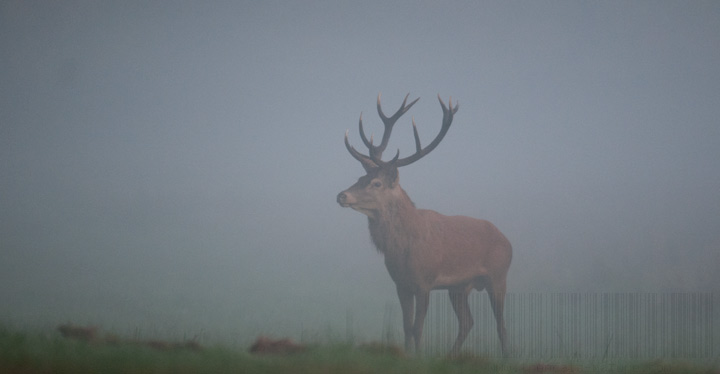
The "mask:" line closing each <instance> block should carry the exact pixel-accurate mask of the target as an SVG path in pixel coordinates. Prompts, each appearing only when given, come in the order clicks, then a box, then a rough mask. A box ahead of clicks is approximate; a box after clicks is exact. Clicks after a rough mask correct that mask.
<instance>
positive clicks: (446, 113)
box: [391, 94, 460, 167]
mask: <svg viewBox="0 0 720 374" xmlns="http://www.w3.org/2000/svg"><path fill="white" fill-rule="evenodd" d="M438 101H439V102H440V106H441V107H442V110H443V121H442V127H441V128H440V133H439V134H438V135H437V136H436V137H435V139H433V141H432V142H430V144H428V146H427V147H425V148H422V147H421V146H420V136H419V135H418V131H417V126H415V118H413V121H412V124H413V135H415V148H416V151H415V154H413V155H412V156H408V157H405V158H401V159H399V160H397V158H398V157H399V156H400V150H398V153H397V155H396V156H395V159H393V161H391V162H395V166H397V167H401V166H406V165H410V164H412V163H413V162H415V161H417V160H419V159H421V158H423V157H424V156H425V155H427V154H428V153H430V152H431V151H432V150H433V149H435V147H437V145H438V144H440V141H442V140H443V138H444V137H445V134H447V132H448V130H450V125H451V124H452V120H453V115H455V113H457V111H458V108H459V107H460V104H459V103H457V102H456V103H455V108H453V106H452V97H450V99H449V100H448V107H449V109H448V107H446V106H445V103H443V101H442V99H441V98H440V94H438ZM395 160H397V161H395Z"/></svg>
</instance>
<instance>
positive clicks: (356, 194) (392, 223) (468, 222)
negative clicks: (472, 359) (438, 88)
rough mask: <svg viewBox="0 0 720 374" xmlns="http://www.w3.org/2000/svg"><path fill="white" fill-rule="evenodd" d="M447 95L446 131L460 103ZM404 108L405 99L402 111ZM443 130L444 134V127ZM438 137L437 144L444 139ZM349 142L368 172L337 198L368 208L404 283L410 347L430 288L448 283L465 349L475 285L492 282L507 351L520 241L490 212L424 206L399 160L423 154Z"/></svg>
mask: <svg viewBox="0 0 720 374" xmlns="http://www.w3.org/2000/svg"><path fill="white" fill-rule="evenodd" d="M440 103H441V105H442V107H443V112H444V117H443V131H447V128H448V127H449V126H450V123H451V122H452V114H454V112H456V111H457V107H456V108H454V109H453V108H452V103H451V104H450V110H449V111H448V110H447V109H446V108H445V105H444V104H443V103H442V100H441V101H440ZM378 108H379V104H378ZM404 110H406V108H405V105H404V104H403V107H401V109H400V110H399V111H398V113H399V112H401V111H404ZM379 111H380V110H379ZM381 117H383V115H382V114H381ZM389 127H390V128H391V127H392V124H390V126H389ZM387 128H388V125H387V124H386V129H387ZM386 131H388V130H386ZM443 131H441V134H440V135H439V136H438V138H440V139H441V136H442V135H444V132H443ZM438 138H436V140H435V141H433V143H431V145H432V144H435V145H437V143H438ZM346 146H347V147H348V150H349V151H350V153H351V155H353V157H355V158H356V159H358V160H359V161H360V162H361V163H362V165H363V167H364V168H365V170H366V172H367V174H366V175H365V176H363V177H361V178H360V179H359V180H358V181H357V183H355V184H354V185H352V186H351V187H350V188H348V189H347V190H345V191H343V192H341V193H340V194H338V197H337V201H338V203H339V204H340V205H341V206H343V207H350V208H353V209H355V210H357V211H359V212H361V213H363V214H365V215H367V216H368V226H369V229H370V236H371V237H372V240H373V243H374V244H375V246H376V248H377V250H378V251H379V252H381V253H383V255H384V256H385V266H386V267H387V270H388V272H389V273H390V277H391V278H392V279H393V281H394V282H395V285H396V288H397V293H398V297H399V299H400V306H401V308H402V313H403V328H404V331H405V349H406V350H410V349H412V347H413V345H414V347H415V349H416V350H418V349H419V347H420V342H421V337H422V330H423V322H424V319H425V316H426V313H427V307H428V302H429V294H430V291H431V290H434V289H446V290H448V291H449V294H450V300H451V303H452V305H453V309H454V310H455V313H456V315H457V317H458V323H459V329H458V330H459V331H458V336H457V339H456V340H455V344H454V345H453V348H452V353H453V354H458V353H459V352H460V348H461V346H462V344H463V342H464V341H465V338H466V337H467V334H468V332H469V331H470V329H471V328H472V325H473V319H472V314H471V311H470V307H469V305H468V295H469V294H470V292H471V291H472V289H477V290H478V291H482V290H484V289H486V290H487V291H488V295H489V297H490V302H491V306H492V309H493V313H494V315H495V319H496V322H497V333H498V337H499V339H500V343H501V348H502V351H503V354H505V353H506V338H505V336H506V333H505V323H504V318H503V308H504V299H505V290H506V277H507V272H508V269H509V267H510V262H511V260H512V246H511V245H510V242H509V241H508V240H507V238H505V236H504V235H503V234H502V233H501V232H500V231H499V230H498V229H497V228H496V227H495V226H494V225H493V224H492V223H490V222H488V221H485V220H479V219H475V218H471V217H464V216H445V215H442V214H440V213H437V212H435V211H432V210H424V209H417V208H416V207H415V204H413V202H412V201H411V200H410V198H409V197H408V195H407V193H405V191H404V190H403V189H402V187H400V183H399V177H398V166H397V164H400V166H403V165H407V164H408V162H407V161H406V160H410V162H414V161H416V160H417V159H418V157H415V155H413V156H411V157H408V158H406V159H400V160H397V157H396V159H394V160H393V161H390V162H382V161H380V160H379V154H381V153H382V151H383V149H374V150H373V149H371V155H372V154H373V152H374V153H375V155H376V156H375V157H370V156H364V155H361V154H359V153H358V152H357V151H355V150H354V148H352V147H350V146H349V145H348V144H347V136H346ZM428 148H430V147H428ZM430 150H432V148H430V149H429V150H428V149H427V148H426V149H423V150H420V149H419V150H418V154H420V157H422V156H424V155H425V154H427V153H428V152H429V151H430ZM396 161H397V163H396ZM404 161H405V162H404ZM403 162H404V163H403ZM413 309H414V310H413Z"/></svg>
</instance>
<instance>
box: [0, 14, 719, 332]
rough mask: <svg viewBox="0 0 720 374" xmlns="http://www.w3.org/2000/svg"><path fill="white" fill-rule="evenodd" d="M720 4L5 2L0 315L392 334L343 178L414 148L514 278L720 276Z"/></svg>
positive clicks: (389, 288)
mask: <svg viewBox="0 0 720 374" xmlns="http://www.w3.org/2000/svg"><path fill="white" fill-rule="evenodd" d="M719 45H720V3H718V2H701V1H695V2H682V3H679V2H672V1H661V2H652V3H649V2H622V1H617V2H616V1H608V2H544V1H539V2H514V1H498V2H476V1H468V2H411V1H407V2H393V3H392V4H388V3H386V2H354V1H305V2H277V1H263V2H249V1H229V2H212V3H205V2H171V3H167V2H149V3H147V2H95V1H88V2H77V1H64V2H28V1H3V2H2V4H0V52H1V53H0V322H2V323H4V324H10V325H18V326H23V327H40V328H43V327H52V326H55V325H56V324H58V323H65V322H73V323H78V324H94V325H99V326H102V327H103V328H105V329H109V330H114V331H117V332H120V333H129V332H132V331H135V332H137V331H139V330H142V331H144V332H145V333H147V334H150V335H152V334H156V335H173V334H175V335H178V334H190V335H194V334H199V333H202V334H205V335H206V336H207V339H208V340H213V339H215V340H219V341H225V342H231V343H239V344H245V343H246V342H247V341H248V340H250V339H252V338H253V337H254V336H255V335H257V334H271V335H275V336H293V337H296V338H297V337H298V336H299V335H302V334H311V335H313V336H319V337H321V338H325V337H328V336H331V337H332V336H336V335H337V336H343V335H344V334H346V329H347V328H350V329H353V330H354V334H355V335H357V336H359V337H360V338H362V339H376V338H378V337H379V336H380V334H381V329H382V326H381V324H382V323H383V321H384V320H385V317H387V314H388V310H392V308H395V314H394V317H393V318H395V319H396V320H397V321H398V323H399V313H398V312H397V309H398V308H399V307H398V302H397V299H396V294H395V287H394V284H393V283H392V280H391V279H390V277H389V275H388V274H387V270H386V269H385V266H384V263H383V258H382V255H381V254H379V253H377V252H376V250H375V249H374V247H373V245H372V243H371V241H370V238H369V234H368V230H367V219H366V218H365V216H363V215H362V214H360V213H358V212H355V211H352V210H350V209H343V208H341V207H340V206H339V205H338V204H337V203H336V201H335V197H336V195H337V193H338V192H340V191H341V190H343V189H345V188H347V187H348V186H350V185H351V184H353V183H354V182H355V181H356V179H357V178H358V177H360V176H361V175H363V174H364V173H363V169H362V167H361V166H360V164H359V163H358V162H357V161H356V160H354V159H353V158H352V157H351V156H350V155H349V154H348V152H347V151H346V149H345V147H344V145H343V135H344V133H345V131H346V130H348V129H349V138H350V142H351V143H352V144H354V145H355V147H356V148H358V149H360V150H363V151H364V149H362V142H361V141H360V137H359V135H358V132H357V130H358V129H357V121H358V117H359V115H360V113H361V112H362V113H363V119H364V122H365V126H366V131H367V132H368V133H370V132H372V133H374V134H376V137H377V136H379V134H381V132H382V129H381V128H382V125H381V122H380V120H379V118H378V117H377V113H376V111H375V100H376V97H377V95H378V93H380V92H382V100H383V107H384V108H385V111H386V112H390V113H391V112H393V111H394V110H396V109H397V108H398V107H399V105H400V104H401V102H402V99H403V97H404V96H405V95H406V94H407V93H408V92H409V93H410V96H411V98H414V97H421V100H420V101H419V102H418V103H417V104H416V105H415V106H414V107H413V108H412V109H411V111H410V113H408V114H407V115H406V117H407V118H405V117H403V118H402V119H401V120H400V121H399V122H398V124H397V126H396V130H395V131H394V133H393V139H391V142H390V145H389V146H388V150H392V152H391V151H388V152H386V153H387V154H388V155H389V154H390V153H394V152H395V150H396V149H400V154H401V156H402V155H408V154H410V153H411V152H412V151H413V150H414V143H413V137H412V131H411V129H410V128H411V125H410V118H409V117H410V116H414V118H415V121H416V122H417V124H418V129H419V132H420V136H421V139H423V141H424V143H425V144H427V142H429V141H430V140H431V139H432V138H433V137H434V136H435V135H436V134H437V131H438V130H439V128H440V122H441V119H442V111H441V108H440V105H439V104H438V102H437V99H436V95H437V94H440V95H441V96H442V97H443V99H444V100H448V98H449V97H450V96H452V99H453V101H456V100H457V101H459V104H460V109H459V111H458V113H457V114H456V116H455V120H454V122H453V125H452V127H451V129H450V131H449V132H448V134H447V136H446V137H445V139H444V140H443V141H442V143H440V145H439V146H438V148H436V149H435V150H434V151H433V152H432V153H431V154H430V155H429V156H427V157H425V158H423V159H422V160H421V161H419V162H417V163H415V164H413V165H411V166H407V167H404V168H402V169H401V170H400V181H401V184H402V186H403V188H404V189H405V190H406V191H407V192H408V194H409V195H410V197H411V198H412V199H413V201H414V202H415V204H416V205H417V206H418V207H421V208H428V209H434V210H437V211H439V212H441V213H444V214H463V215H469V216H473V217H478V218H485V219H488V220H490V221H492V222H493V223H495V224H496V226H498V227H499V228H500V229H501V230H502V231H503V232H504V233H505V235H506V236H507V237H508V238H509V239H510V241H511V242H512V244H513V248H514V257H513V263H512V266H511V267H510V273H509V278H508V282H509V285H508V291H509V292H511V293H527V292H671V291H672V292H690V291H691V292H696V291H698V292H717V291H720V288H719V287H718V284H720V274H719V273H718V270H717V269H718V264H720V193H719V192H720V163H718V160H720V123H719V122H718V118H720V48H718V46H719Z"/></svg>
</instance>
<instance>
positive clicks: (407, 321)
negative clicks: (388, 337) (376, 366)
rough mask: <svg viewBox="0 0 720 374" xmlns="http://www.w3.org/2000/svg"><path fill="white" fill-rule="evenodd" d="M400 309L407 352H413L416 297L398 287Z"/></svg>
mask: <svg viewBox="0 0 720 374" xmlns="http://www.w3.org/2000/svg"><path fill="white" fill-rule="evenodd" d="M397 293H398V298H399V299H400V308H401V309H402V318H403V333H404V334H405V352H408V353H409V352H412V348H413V342H414V336H415V331H414V328H413V327H414V323H413V322H414V320H415V305H414V304H415V296H414V295H413V293H412V292H411V291H409V290H407V289H404V288H402V287H400V286H397Z"/></svg>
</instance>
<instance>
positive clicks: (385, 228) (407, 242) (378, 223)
mask: <svg viewBox="0 0 720 374" xmlns="http://www.w3.org/2000/svg"><path fill="white" fill-rule="evenodd" d="M397 188H398V191H397V193H395V198H394V199H392V200H391V201H390V203H389V204H387V205H386V206H384V207H383V208H382V210H380V211H378V212H377V215H376V217H375V218H368V226H369V228H370V237H372V240H373V243H375V247H377V250H378V252H382V253H384V254H388V253H398V254H399V253H402V252H404V251H405V250H407V249H408V248H409V247H410V246H411V243H412V241H413V239H416V238H417V237H418V235H417V234H418V233H416V232H415V231H416V230H417V227H418V225H417V224H415V221H416V220H417V209H416V208H415V204H414V203H413V202H412V200H410V197H409V196H408V195H407V193H405V191H404V190H403V189H402V188H401V187H400V186H398V187H397Z"/></svg>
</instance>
